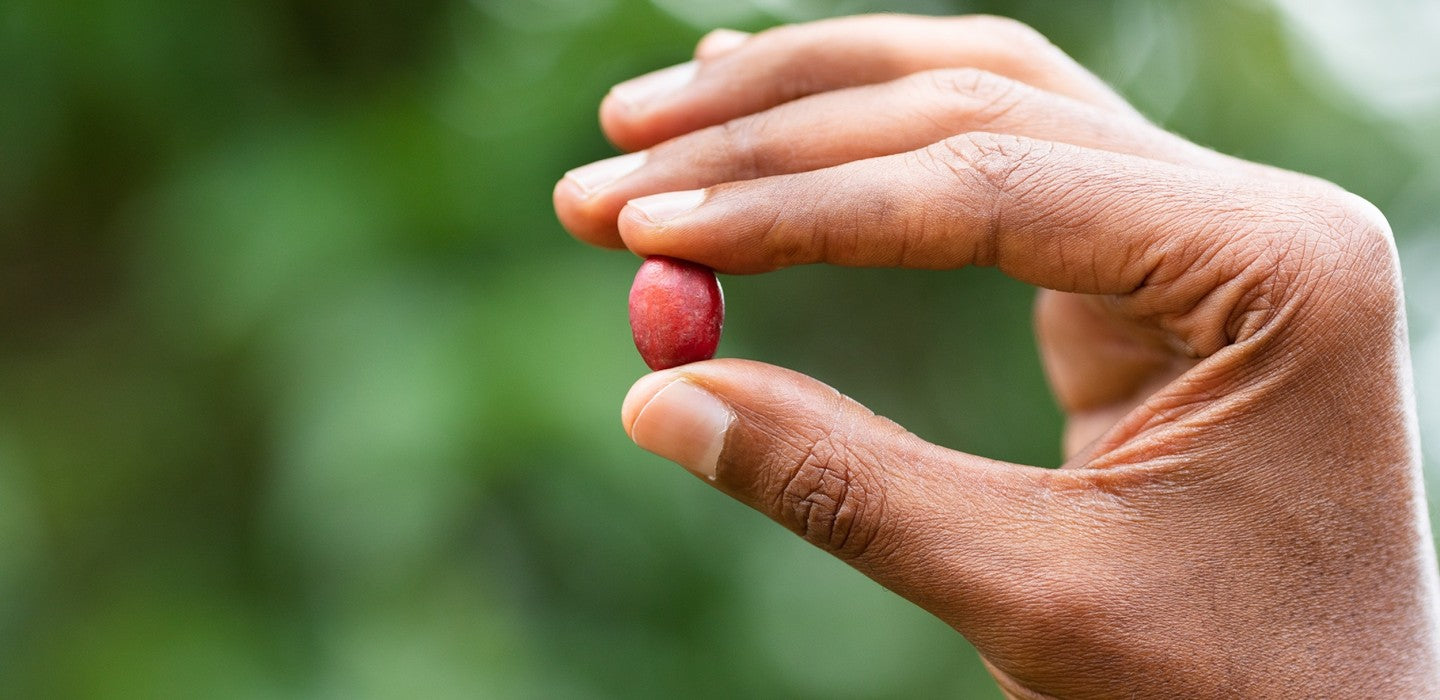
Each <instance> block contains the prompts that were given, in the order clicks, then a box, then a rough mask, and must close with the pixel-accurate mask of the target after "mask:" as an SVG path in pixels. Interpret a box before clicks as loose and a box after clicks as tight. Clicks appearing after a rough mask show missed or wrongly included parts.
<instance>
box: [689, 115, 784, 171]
mask: <svg viewBox="0 0 1440 700" xmlns="http://www.w3.org/2000/svg"><path fill="white" fill-rule="evenodd" d="M765 120H766V117H765V116H763V115H759V114H757V115H751V116H749V117H745V118H742V119H733V120H731V121H728V122H725V123H724V124H721V125H719V126H717V127H714V128H715V129H716V130H717V133H716V138H717V140H718V141H719V144H720V148H715V149H704V150H703V152H704V153H706V154H708V155H709V157H713V158H719V159H723V160H724V161H725V163H724V165H725V167H726V169H727V170H729V171H730V172H731V173H732V174H733V175H734V176H735V177H736V178H737V179H740V180H753V179H755V178H757V177H760V176H762V175H765V174H767V172H768V171H769V167H768V163H767V160H768V156H767V153H766V149H765V148H764V147H763V146H762V145H761V141H762V140H763V139H762V137H761V133H762V132H764V131H765V128H766V127H765Z"/></svg>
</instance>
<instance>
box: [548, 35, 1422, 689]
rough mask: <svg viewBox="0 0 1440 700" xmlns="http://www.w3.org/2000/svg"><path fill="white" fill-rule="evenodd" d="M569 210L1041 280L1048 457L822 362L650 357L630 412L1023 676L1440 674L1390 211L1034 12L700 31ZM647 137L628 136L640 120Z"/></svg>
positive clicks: (766, 257) (757, 257)
mask: <svg viewBox="0 0 1440 700" xmlns="http://www.w3.org/2000/svg"><path fill="white" fill-rule="evenodd" d="M601 120H602V123H603V125H604V128H605V131H606V133H607V134H608V135H609V136H610V138H611V139H612V140H613V141H614V142H615V143H616V144H618V145H620V146H622V147H623V148H626V149H629V150H634V151H635V153H632V154H630V155H626V156H621V157H619V158H616V159H611V160H609V161H602V162H601V163H598V164H592V165H590V166H587V167H586V168H581V169H579V170H577V171H573V172H572V173H571V174H569V175H568V176H567V177H566V179H565V180H563V181H562V182H561V183H560V184H559V185H558V186H557V188H556V191H555V206H556V210H557V212H558V213H559V215H560V217H561V220H562V221H563V222H564V224H565V225H566V227H567V228H568V229H569V230H570V231H571V232H572V233H574V235H576V236H577V237H578V238H581V239H582V240H585V241H589V242H591V243H595V244H599V245H602V246H611V247H619V246H624V247H627V248H629V249H630V250H632V251H634V252H635V253H637V254H640V255H656V254H663V255H670V256H674V257H679V258H685V259H689V260H693V261H697V262H700V263H704V264H706V265H710V266H712V267H714V268H715V269H717V270H719V271H721V272H727V273H756V272H765V271H768V270H774V269H776V268H781V267H786V266H790V265H799V264H807V263H820V262H823V263H830V264H836V265H852V266H900V267H914V268H958V267H963V266H966V265H993V266H996V267H998V268H999V269H1000V270H1002V271H1003V272H1005V273H1006V274H1008V275H1010V276H1012V277H1014V278H1016V279H1019V280H1023V281H1025V282H1028V283H1031V284H1034V285H1037V286H1039V287H1042V288H1043V291H1042V292H1041V297H1040V301H1039V303H1038V305H1037V311H1036V314H1037V319H1036V328H1037V335H1038V338H1039V342H1040V345H1041V350H1042V355H1043V357H1044V361H1045V369H1046V371H1047V373H1048V376H1049V378H1050V381H1051V384H1052V386H1053V388H1054V391H1055V394H1056V396H1057V398H1058V399H1059V401H1060V403H1061V405H1062V406H1063V408H1064V410H1065V412H1066V414H1067V417H1068V421H1067V429H1066V434H1065V449H1066V453H1067V455H1068V460H1067V462H1066V463H1065V465H1064V467H1063V468H1062V469H1060V470H1044V469H1039V468H1034V467H1026V466H1020V465H1013V464H1004V463H999V462H995V461H993V460H988V459H984V458H982V457H978V456H974V455H968V454H963V453H959V452H955V451H951V450H948V449H945V448H942V447H938V446H936V445H932V444H928V443H926V442H923V441H922V440H920V439H919V438H917V437H915V436H914V435H912V434H910V433H907V432H906V431H905V430H903V429H902V428H900V427H899V426H897V425H895V424H894V423H892V422H890V421H888V420H886V419H884V418H881V417H878V416H875V415H874V414H872V413H870V412H869V411H867V410H865V409H864V408H863V407H861V406H859V405H858V404H856V403H855V402H853V401H851V400H849V399H847V398H845V397H844V396H841V395H840V394H838V393H836V392H835V391H833V390H831V389H829V388H827V387H825V386H823V385H822V384H820V383H819V382H816V381H815V380H812V379H809V378H807V377H804V376H801V375H798V374H795V373H792V372H789V371H786V370H782V369H779V368H776V367H772V366H768V365H763V364H759V363H755V362H747V361H739V360H716V361H711V362H704V363H698V364H693V365H688V366H685V367H682V368H679V369H675V370H669V371H666V372H660V373H656V374H652V375H650V376H648V377H645V378H643V379H641V380H640V381H639V382H638V383H637V384H636V385H635V387H634V388H633V389H632V390H631V391H630V394H629V395H628V396H627V397H626V399H625V404H624V408H623V420H624V425H625V428H626V430H627V432H628V433H629V434H630V436H631V437H632V438H633V439H634V440H635V441H636V442H637V443H639V444H640V445H641V446H643V447H645V448H647V449H649V450H651V451H654V452H656V453H658V454H660V455H662V456H665V457H667V458H670V459H673V460H675V461H677V462H679V463H680V464H682V465H684V466H685V467H686V468H688V469H689V470H691V471H692V472H694V473H695V474H697V475H699V476H701V477H702V478H704V479H705V480H706V481H708V482H709V483H711V484H712V485H714V486H715V487H717V488H719V489H721V490H722V491H724V492H726V493H728V494H730V495H731V496H733V497H735V498H737V499H739V500H741V501H743V502H745V503H747V504H749V505H750V506H752V507H754V508H755V509H757V510H759V511H761V512H763V513H765V514H766V515H768V516H770V517H771V518H773V519H775V520H776V521H778V522H780V523H781V524H783V525H785V526H787V527H789V528H790V529H792V530H794V531H795V532H797V533H799V534H800V535H802V536H803V537H805V538H806V539H807V540H809V541H810V542H812V543H814V544H816V545H818V546H820V547H822V548H824V549H826V550H828V551H830V552H832V553H834V554H835V555H836V556H839V557H840V558H842V559H844V560H845V561H847V562H849V563H850V564H851V565H853V566H855V567H856V568H858V569H859V570H861V571H863V572H864V573H865V574H867V575H869V576H870V577H872V578H874V579H875V580H876V581H879V582H880V583H882V584H883V585H885V586H887V587H889V588H891V589H892V590H894V591H896V592H898V593H899V594H900V595H903V596H905V597H907V598H909V599H910V600H912V601H914V602H915V603H917V604H919V605H921V606H922V607H924V608H925V609H927V610H929V611H931V612H932V613H934V614H935V615H937V616H939V617H940V618H942V619H944V620H945V621H947V622H948V623H950V624H951V625H952V626H954V627H955V628H956V629H957V630H959V631H960V632H961V633H963V634H965V635H966V636H967V637H968V638H969V639H970V640H971V641H972V642H973V643H974V645H975V646H976V648H977V649H979V650H980V652H981V654H982V655H983V657H984V658H985V660H986V663H987V664H989V666H990V667H991V669H992V671H993V672H994V674H995V676H996V678H997V680H998V681H999V683H1000V684H1001V686H1002V687H1003V688H1004V689H1005V690H1006V692H1007V693H1009V694H1010V695H1012V696H1013V697H1044V696H1057V697H1066V698H1081V697H1121V696H1124V697H1217V698H1220V697H1223V698H1233V697H1421V696H1435V695H1436V694H1440V642H1437V639H1440V622H1437V619H1440V618H1437V602H1440V596H1437V586H1436V571H1435V558H1434V550H1433V545H1432V543H1431V541H1430V535H1429V527H1428V523H1427V521H1426V513H1425V504H1424V500H1423V496H1422V492H1421V485H1420V472H1419V457H1418V444H1417V438H1416V428H1415V424H1414V416H1413V408H1412V406H1411V401H1410V393H1411V389H1410V386H1409V384H1410V377H1409V369H1408V362H1409V360H1408V354H1407V352H1408V351H1407V348H1406V340H1405V320H1404V313H1403V304H1402V297H1401V288H1400V282H1399V272H1398V265H1397V262H1396V258H1395V251H1394V245H1393V243H1392V240H1391V237H1390V233H1389V229H1388V226H1387V224H1386V222H1385V220H1384V218H1383V217H1382V216H1381V215H1380V214H1379V212H1378V211H1377V210H1376V209H1375V208H1374V207H1372V206H1370V205H1369V204H1367V203H1366V202H1364V201H1363V200H1361V199H1359V198H1357V197H1355V196H1353V195H1350V194H1348V193H1346V192H1344V191H1342V190H1341V189H1339V188H1338V187H1335V186H1334V185H1331V184H1329V183H1325V182H1321V181H1319V180H1315V179H1313V178H1309V177H1306V176H1302V175H1298V174H1294V173H1288V172H1284V171H1279V170H1275V169H1272V168H1268V167H1265V166H1260V165H1256V164H1252V163H1247V162H1244V161H1240V160H1236V159H1233V158H1230V157H1227V156H1223V155H1220V154H1217V153H1214V152H1212V151H1208V150H1205V149H1203V148H1200V147H1198V146H1195V145H1193V144H1191V143H1188V142H1186V141H1184V140H1182V139H1180V138H1178V137H1176V136H1173V135H1171V134H1168V133H1166V132H1164V131H1163V130H1161V129H1159V128H1157V127H1155V126H1153V125H1151V124H1149V123H1147V122H1146V121H1145V120H1144V119H1143V118H1142V117H1141V116H1139V115H1138V114H1137V113H1136V112H1135V111H1134V110H1133V109H1131V108H1130V107H1129V106H1127V105H1126V104H1125V103H1124V101H1123V100H1121V98H1119V97H1118V96H1117V95H1115V94H1114V93H1113V92H1111V91H1110V90H1109V89H1108V88H1106V87H1105V86H1104V85H1103V84H1102V83H1101V82H1100V81H1099V80H1097V79H1096V78H1094V77H1093V76H1091V75H1090V74H1089V73H1087V72H1086V71H1085V70H1084V69H1082V68H1081V67H1079V66H1078V65H1077V64H1075V63H1074V62H1073V61H1071V60H1070V59H1069V58H1068V57H1066V56H1065V55H1064V54H1063V53H1061V52H1060V51H1059V50H1058V49H1056V48H1055V47H1053V46H1052V45H1050V44H1049V43H1048V42H1046V41H1045V39H1044V38H1043V37H1041V36H1039V35H1038V34H1036V33H1035V32H1034V31H1032V30H1030V29H1028V28H1026V27H1024V26H1023V25H1019V24H1016V23H1014V22H1011V21H1008V20H1003V19H998V18H988V17H963V18H954V19H925V18H914V17H898V16H877V17H859V18H848V19H842V20H834V21H827V22H818V23H814V24H807V25H799V26H791V27H783V28H779V29H775V30H772V31H768V32H764V33H762V34H758V35H754V36H748V35H743V34H739V33H736V32H728V31H721V32H717V33H714V34H711V35H710V36H708V37H707V38H706V39H705V40H704V41H702V42H701V44H700V46H699V48H698V50H697V61H696V62H694V63H691V64H686V65H684V66H681V67H676V68H672V69H667V70H666V71H661V72H660V73H657V74H652V75H651V76H646V77H643V78H640V79H637V80H636V81H632V82H630V83H627V84H624V85H621V86H618V87H617V88H616V89H615V90H614V91H613V92H612V93H611V94H610V96H609V97H607V98H606V100H605V102H604V104H603V105H602V108H601ZM639 149H643V150H639Z"/></svg>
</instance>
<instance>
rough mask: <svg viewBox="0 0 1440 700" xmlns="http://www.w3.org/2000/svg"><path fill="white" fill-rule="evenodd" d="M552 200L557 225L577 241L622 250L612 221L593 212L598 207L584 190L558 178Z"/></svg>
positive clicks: (565, 179) (569, 181)
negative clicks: (558, 222) (557, 221)
mask: <svg viewBox="0 0 1440 700" xmlns="http://www.w3.org/2000/svg"><path fill="white" fill-rule="evenodd" d="M551 199H552V203H553V205H554V207H555V217H556V218H557V219H559V220H560V225H561V226H563V227H564V228H565V231H566V232H568V233H569V234H570V235H571V236H573V237H574V238H576V239H577V240H579V241H581V242H584V243H588V244H590V245H593V246H597V247H600V248H609V249H616V248H624V247H625V244H624V243H623V242H621V240H620V233H619V231H617V230H616V228H615V223H614V219H613V218H606V217H605V216H604V215H603V214H598V213H597V212H596V211H595V210H594V208H595V207H596V206H597V202H596V201H595V200H594V198H591V197H587V196H586V194H585V191H584V189H583V188H582V187H580V185H579V184H577V183H576V182H574V181H573V180H571V179H570V178H568V177H567V178H561V180H560V181H559V182H557V183H555V190H554V192H553V193H552V194H551Z"/></svg>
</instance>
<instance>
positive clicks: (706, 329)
mask: <svg viewBox="0 0 1440 700" xmlns="http://www.w3.org/2000/svg"><path fill="white" fill-rule="evenodd" d="M724 323H725V296H724V294H723V293H722V292H721V291H720V281H719V280H717V279H715V272H714V271H713V270H711V269H710V268H708V267H705V266H704V265H697V264H695V263H692V262H689V261H686V260H678V259H676V258H667V257H665V256H661V255H656V256H652V257H650V258H646V260H645V262H644V263H643V264H641V265H640V271H639V272H636V273H635V284H634V285H632V286H631V287H630V331H631V333H633V334H634V336H635V348H636V349H637V350H639V351H640V357H641V358H642V359H644V360H645V364H646V365H649V366H650V369H653V370H657V371H658V370H662V369H670V368H671V367H679V366H680V365H683V364H688V363H690V362H699V361H701V360H708V359H710V358H712V357H714V356H715V348H716V346H718V345H719V344H720V328H721V326H723V325H724Z"/></svg>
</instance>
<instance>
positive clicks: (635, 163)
mask: <svg viewBox="0 0 1440 700" xmlns="http://www.w3.org/2000/svg"><path fill="white" fill-rule="evenodd" d="M646 157H647V156H646V153H645V151H639V152H637V153H627V154H625V155H623V156H615V157H614V158H606V159H605V160H601V161H596V162H594V163H591V164H589V165H586V166H582V167H579V168H576V169H574V170H571V171H570V172H568V173H565V177H566V179H568V180H570V181H571V182H573V183H575V184H577V185H579V186H580V191H581V192H583V193H585V195H586V196H587V197H588V196H590V195H591V194H593V193H595V192H599V191H600V190H603V189H605V188H606V187H608V186H609V185H610V184H611V183H613V182H615V181H616V180H619V179H620V178H622V177H625V176H626V175H629V174H630V173H633V172H635V171H636V170H639V169H640V166H642V165H644V164H645V159H646Z"/></svg>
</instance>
